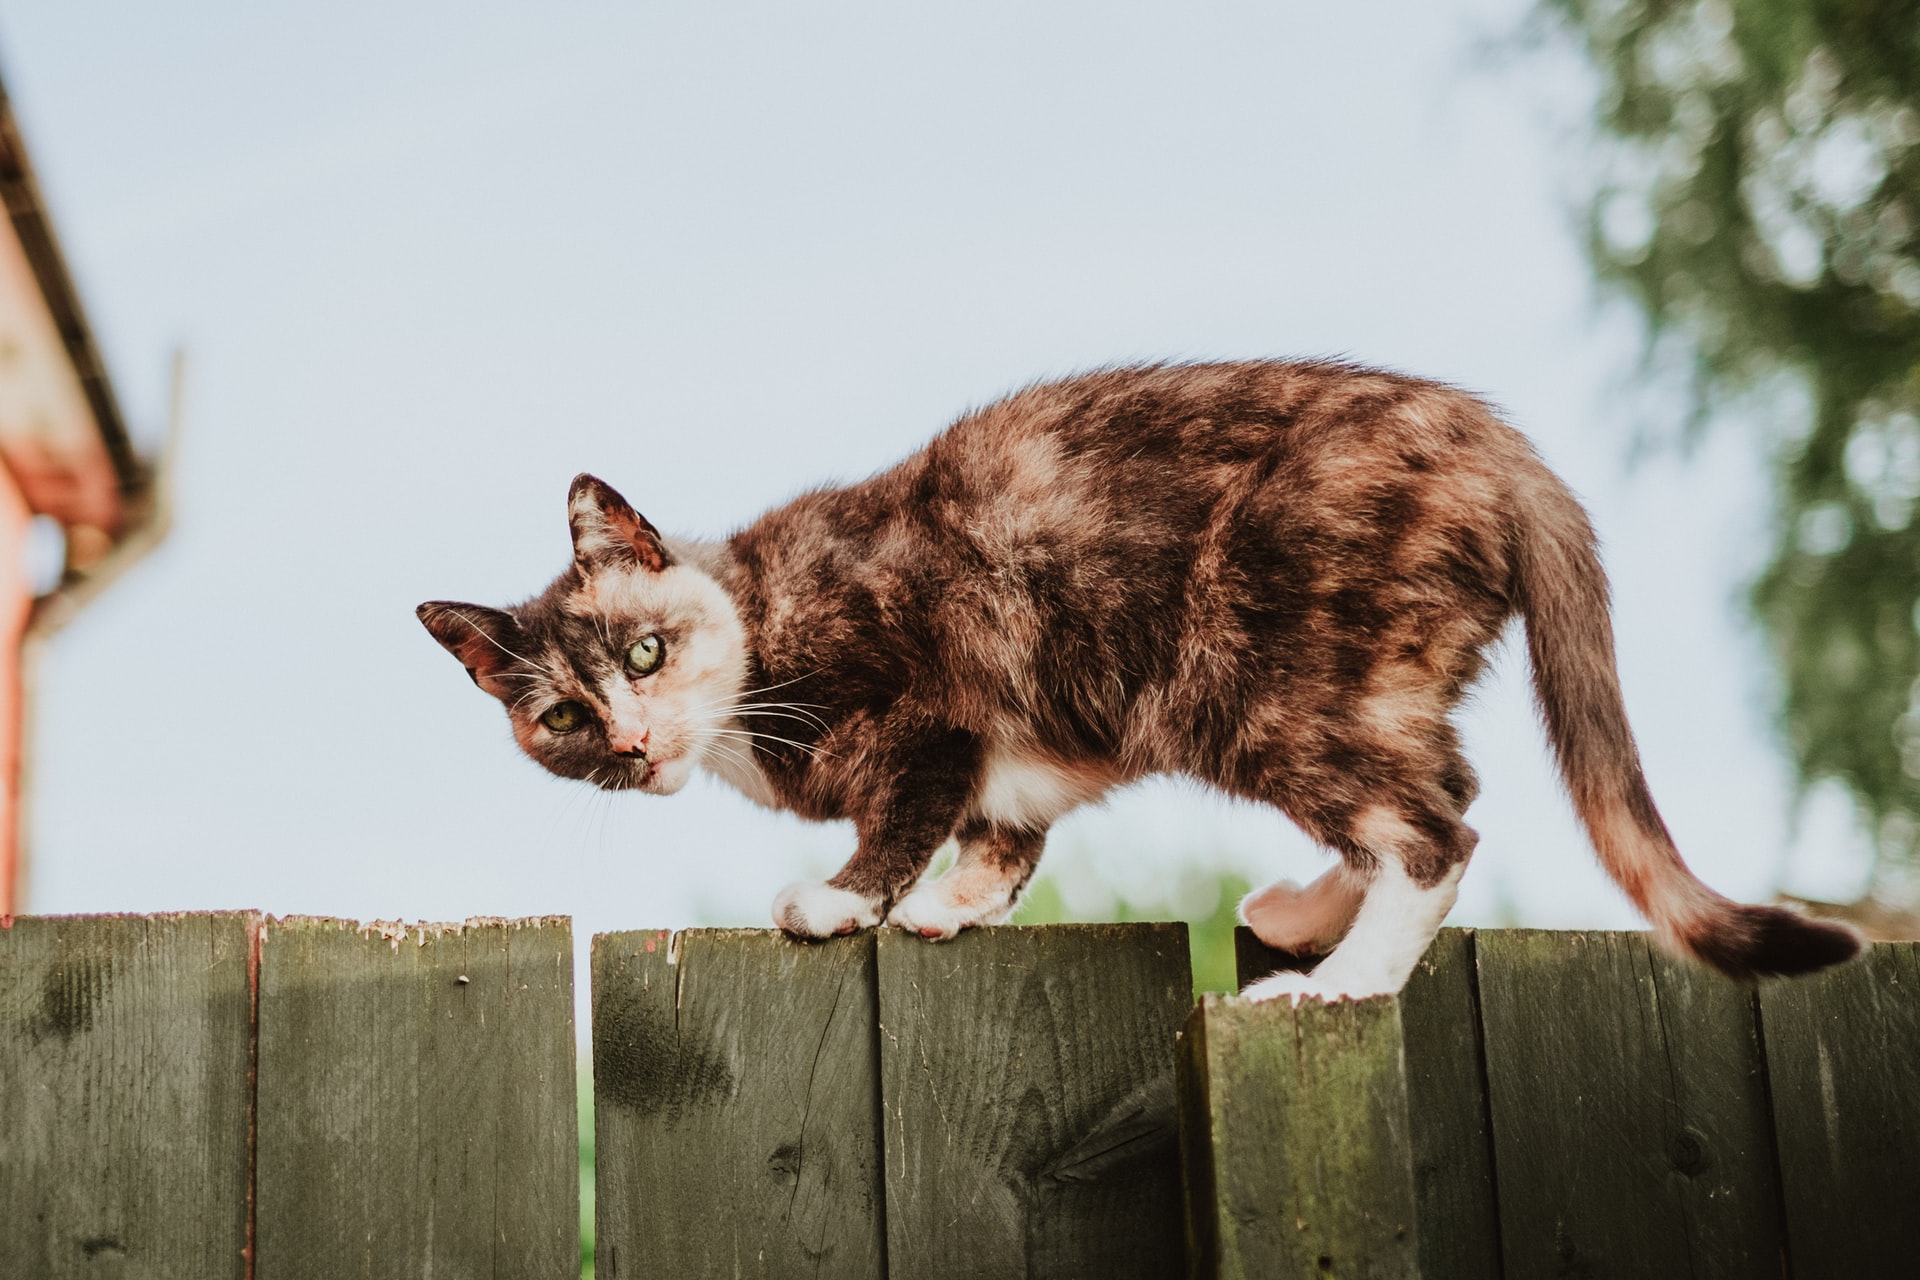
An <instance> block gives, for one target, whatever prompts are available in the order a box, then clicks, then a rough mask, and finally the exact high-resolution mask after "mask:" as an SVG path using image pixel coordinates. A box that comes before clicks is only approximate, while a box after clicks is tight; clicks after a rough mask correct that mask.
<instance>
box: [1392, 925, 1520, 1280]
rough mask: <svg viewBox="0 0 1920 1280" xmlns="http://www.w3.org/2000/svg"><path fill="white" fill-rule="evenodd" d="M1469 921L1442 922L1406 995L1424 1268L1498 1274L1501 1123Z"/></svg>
mask: <svg viewBox="0 0 1920 1280" xmlns="http://www.w3.org/2000/svg"><path fill="white" fill-rule="evenodd" d="M1476 943H1477V939H1476V937H1475V935H1474V931H1473V930H1471V929H1442V930H1441V931H1440V934H1439V936H1438V937H1436V938H1435V939H1434V940H1433V945H1432V946H1431V947H1429V948H1427V954H1426V956H1425V957H1424V958H1422V960H1421V961H1420V963H1419V964H1418V965H1416V966H1415V967H1414V971H1413V975H1412V976H1411V977H1410V978H1408V979H1407V986H1406V990H1405V991H1403V992H1401V993H1400V1021H1401V1025H1402V1027H1403V1029H1404V1031H1405V1034H1406V1052H1407V1109H1408V1115H1409V1120H1410V1126H1409V1131H1410V1133H1411V1135H1412V1142H1413V1189H1414V1200H1415V1203H1416V1205H1417V1209H1416V1213H1415V1216H1416V1217H1417V1218H1418V1219H1419V1224H1420V1241H1419V1255H1420V1273H1421V1274H1422V1275H1424V1276H1431V1277H1442V1276H1476V1277H1488V1278H1489V1280H1491V1278H1492V1277H1496V1276H1498V1275H1500V1273H1501V1272H1500V1223H1499V1210H1498V1205H1497V1203H1496V1197H1495V1194H1494V1176H1493V1121H1492V1117H1491V1116H1490V1114H1489V1113H1488V1109H1487V1085H1486V1080H1487V1075H1486V1059H1485V1057H1484V1056H1483V1054H1482V1050H1481V1043H1480V997H1479V991H1478V989H1477V986H1476V983H1475V976H1474V948H1475V945H1476Z"/></svg>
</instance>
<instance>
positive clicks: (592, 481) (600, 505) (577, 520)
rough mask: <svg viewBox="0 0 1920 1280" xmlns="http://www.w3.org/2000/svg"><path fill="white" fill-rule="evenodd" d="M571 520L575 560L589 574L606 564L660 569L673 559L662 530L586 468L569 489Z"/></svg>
mask: <svg viewBox="0 0 1920 1280" xmlns="http://www.w3.org/2000/svg"><path fill="white" fill-rule="evenodd" d="M567 523H568V524H569V525H570V526H572V528H573V560H574V563H575V564H577V565H579V566H580V569H581V571H582V572H584V573H587V574H589V575H591V574H592V573H593V572H594V571H595V570H598V569H606V568H612V569H635V568H639V569H645V570H646V571H647V572H648V573H658V572H660V571H661V570H662V569H664V568H666V567H667V566H668V565H670V564H672V563H673V557H672V556H670V555H668V554H667V547H666V544H665V543H664V542H662V541H661V540H660V531H659V530H658V529H656V528H654V527H653V526H652V525H651V524H648V523H647V518H646V517H645V516H643V515H641V514H640V513H639V512H638V511H635V510H634V509H633V507H632V505H631V504H629V503H628V502H627V500H626V499H625V498H623V497H621V496H620V495H619V494H617V493H615V492H614V491H613V486H612V485H610V484H608V483H607V482H606V481H605V480H602V479H600V478H599V477H597V476H590V475H588V474H586V473H585V472H584V471H583V472H581V473H580V474H579V475H577V476H575V477H574V478H573V485H572V487H571V488H569V489H568V490H567Z"/></svg>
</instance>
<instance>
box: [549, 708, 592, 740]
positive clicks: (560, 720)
mask: <svg viewBox="0 0 1920 1280" xmlns="http://www.w3.org/2000/svg"><path fill="white" fill-rule="evenodd" d="M586 722H587V709H586V708H585V707H583V706H581V705H580V704H579V703H577V702H559V703H555V704H554V705H553V706H551V707H548V708H547V713H546V714H545V715H543V716H541V717H540V723H541V724H543V725H545V726H547V728H549V729H551V730H552V731H553V732H555V733H572V732H573V731H574V730H575V729H578V728H579V727H580V726H581V725H583V724H585V723H586Z"/></svg>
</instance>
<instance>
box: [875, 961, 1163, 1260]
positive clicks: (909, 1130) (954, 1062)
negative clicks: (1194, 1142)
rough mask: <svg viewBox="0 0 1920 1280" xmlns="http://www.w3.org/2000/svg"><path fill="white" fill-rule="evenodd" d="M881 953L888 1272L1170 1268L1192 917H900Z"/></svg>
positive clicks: (881, 1051) (882, 1068)
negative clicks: (950, 932) (1186, 921)
mask: <svg viewBox="0 0 1920 1280" xmlns="http://www.w3.org/2000/svg"><path fill="white" fill-rule="evenodd" d="M877 958H878V964H879V978H880V984H879V986H880V1028H881V1034H880V1075H881V1086H882V1098H883V1128H884V1135H885V1148H886V1224H887V1256H888V1261H889V1265H890V1271H889V1274H890V1275H892V1276H893V1277H895V1278H896V1280H902V1278H906V1277H912V1278H914V1280H922V1278H924V1280H963V1278H967V1277H1033V1278H1034V1280H1040V1278H1041V1277H1080V1276H1099V1277H1103V1278H1106V1277H1112V1278H1115V1280H1125V1278H1127V1277H1154V1278H1155V1280H1159V1278H1161V1277H1166V1276H1170V1275H1176V1274H1178V1273H1179V1271H1180V1268H1181V1265H1182V1259H1181V1253H1182V1245H1181V1226H1180V1170H1179V1162H1178V1151H1177V1127H1178V1126H1177V1122H1176V1119H1175V1114H1174V1108H1175V1098H1174V1081H1173V1073H1174V1052H1175V1037H1176V1034H1177V1033H1178V1031H1179V1028H1180V1023H1181V1020H1182V1019H1183V1018H1184V1017H1185V1015H1186V1012H1187V1010H1188V1008H1189V1007H1190V1006H1191V1002H1192V991H1193V978H1192V971H1191V964H1190V962H1189V957H1188V950H1187V931H1186V926H1185V925H1182V924H1127V925H1053V926H1048V927H1045V928H1016V927H1001V928H993V929H977V930H970V931H968V932H967V933H965V934H962V935H961V936H960V937H959V938H957V939H955V940H954V941H952V942H948V943H941V944H937V945H936V944H930V943H927V942H925V941H923V940H921V939H919V938H914V937H908V936H906V935H904V934H901V933H900V932H899V931H897V930H890V929H889V930H883V931H881V933H880V936H879V942H878V953H877Z"/></svg>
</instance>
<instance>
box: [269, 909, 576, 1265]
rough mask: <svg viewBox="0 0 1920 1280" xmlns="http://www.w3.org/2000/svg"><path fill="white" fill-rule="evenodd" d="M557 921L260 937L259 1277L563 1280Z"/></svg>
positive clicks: (565, 961) (567, 1007)
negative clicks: (556, 1279)
mask: <svg viewBox="0 0 1920 1280" xmlns="http://www.w3.org/2000/svg"><path fill="white" fill-rule="evenodd" d="M573 1045H574V1038H573V944H572V929H571V927H570V925H569V923H568V921H567V920H566V919H565V918H548V919H539V920H519V921H505V920H470V921H468V922H467V923H466V924H465V925H416V926H400V925H371V926H367V927H366V928H361V927H360V926H358V925H355V924H352V923H350V922H347V921H341V920H323V919H312V918H293V919H288V920H278V921H273V920H270V921H268V922H267V923H266V924H265V925H263V926H262V928H261V944H260V1007H259V1090H258V1099H259V1101H258V1115H259V1123H258V1139H257V1142H258V1146H257V1162H258V1174H257V1177H258V1186H257V1191H256V1201H255V1204H256V1226H255V1242H256V1250H257V1256H256V1263H255V1272H254V1274H255V1275H256V1276H257V1277H258V1280H286V1278H288V1277H295V1278H297V1277H307V1276H311V1277H317V1278H325V1280H340V1278H342V1277H368V1278H369V1280H370V1278H372V1277H387V1276H400V1275H407V1276H422V1275H455V1276H458V1275H485V1276H489V1277H496V1278H499V1280H516V1278H518V1277H539V1278H540V1280H552V1278H553V1277H556V1276H562V1275H571V1274H574V1273H575V1272H576V1271H577V1270H578V1267H579V1221H580V1211H579V1156H578V1127H577V1117H576V1111H575V1097H574V1089H575V1084H574V1079H575V1078H574V1058H573Z"/></svg>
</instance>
